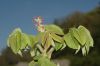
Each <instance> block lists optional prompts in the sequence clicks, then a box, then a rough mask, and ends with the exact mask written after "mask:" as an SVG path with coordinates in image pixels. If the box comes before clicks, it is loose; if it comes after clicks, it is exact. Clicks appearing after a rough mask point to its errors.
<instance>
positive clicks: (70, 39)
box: [64, 33, 80, 49]
mask: <svg viewBox="0 0 100 66" xmlns="http://www.w3.org/2000/svg"><path fill="white" fill-rule="evenodd" d="M64 40H65V42H66V44H67V46H68V47H70V48H72V49H78V48H79V46H80V45H79V43H78V41H77V40H76V39H75V38H74V37H73V36H72V35H71V33H68V34H66V35H65V36H64Z"/></svg>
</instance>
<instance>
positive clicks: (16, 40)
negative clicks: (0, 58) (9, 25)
mask: <svg viewBox="0 0 100 66" xmlns="http://www.w3.org/2000/svg"><path fill="white" fill-rule="evenodd" d="M7 41H8V46H9V47H11V49H12V50H13V52H14V53H18V52H19V50H21V49H24V48H25V47H26V46H27V45H28V44H31V42H30V39H29V36H28V35H27V34H25V33H22V31H21V29H19V28H17V29H15V30H14V31H13V32H12V33H11V34H10V35H9V38H8V40H7Z"/></svg>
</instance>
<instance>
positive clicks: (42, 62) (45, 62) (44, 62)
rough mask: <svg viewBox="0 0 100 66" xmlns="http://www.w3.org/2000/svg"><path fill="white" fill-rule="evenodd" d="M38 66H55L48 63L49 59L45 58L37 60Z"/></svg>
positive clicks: (50, 62)
mask: <svg viewBox="0 0 100 66" xmlns="http://www.w3.org/2000/svg"><path fill="white" fill-rule="evenodd" d="M38 64H39V66H56V64H54V63H53V62H52V61H50V59H48V58H46V57H41V58H40V59H39V60H38Z"/></svg>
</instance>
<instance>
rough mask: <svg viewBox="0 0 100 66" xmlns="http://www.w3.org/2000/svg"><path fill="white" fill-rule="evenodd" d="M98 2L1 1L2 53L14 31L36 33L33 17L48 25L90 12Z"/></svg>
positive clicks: (91, 0)
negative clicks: (77, 13)
mask: <svg viewBox="0 0 100 66" xmlns="http://www.w3.org/2000/svg"><path fill="white" fill-rule="evenodd" d="M98 2H100V0H0V51H1V50H2V49H4V48H5V47H6V45H7V43H6V41H7V37H8V35H9V34H10V33H11V31H12V30H13V29H15V28H17V27H20V28H21V29H22V31H23V32H25V33H28V34H35V33H36V30H35V29H34V25H33V22H32V18H33V17H36V16H42V17H43V18H44V23H45V24H48V23H52V22H53V20H54V19H56V18H61V17H64V16H67V15H69V14H71V13H72V12H74V11H81V12H87V11H90V10H92V9H93V8H95V7H96V6H97V5H98Z"/></svg>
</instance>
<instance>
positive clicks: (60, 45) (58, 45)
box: [55, 43, 62, 51]
mask: <svg viewBox="0 0 100 66" xmlns="http://www.w3.org/2000/svg"><path fill="white" fill-rule="evenodd" d="M61 47H62V44H60V43H55V50H56V51H57V50H59V49H61Z"/></svg>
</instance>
